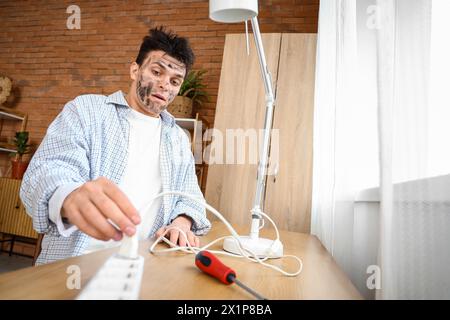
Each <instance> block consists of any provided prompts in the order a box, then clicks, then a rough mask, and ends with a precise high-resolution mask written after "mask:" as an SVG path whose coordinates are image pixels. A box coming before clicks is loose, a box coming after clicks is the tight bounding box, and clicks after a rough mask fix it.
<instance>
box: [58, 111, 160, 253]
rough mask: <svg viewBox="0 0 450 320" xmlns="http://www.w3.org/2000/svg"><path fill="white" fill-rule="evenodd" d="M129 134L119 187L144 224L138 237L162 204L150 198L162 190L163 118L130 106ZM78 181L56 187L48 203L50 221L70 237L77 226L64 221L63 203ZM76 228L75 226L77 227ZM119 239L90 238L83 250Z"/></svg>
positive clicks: (145, 233)
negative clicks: (143, 112) (160, 156)
mask: <svg viewBox="0 0 450 320" xmlns="http://www.w3.org/2000/svg"><path fill="white" fill-rule="evenodd" d="M128 121H129V123H130V136H129V144H128V162H127V165H126V168H125V172H124V175H123V178H122V181H121V182H120V184H119V188H120V189H121V190H122V191H123V192H124V193H125V194H126V195H127V197H128V198H129V199H130V201H131V203H132V204H133V205H134V207H135V208H136V209H137V210H138V211H139V213H140V215H141V223H140V224H139V225H138V226H137V233H138V236H139V239H145V238H146V237H148V236H149V234H150V231H151V229H152V227H153V223H154V220H155V217H156V215H157V214H158V211H159V209H160V207H161V198H158V199H156V200H155V201H154V202H153V204H152V206H151V207H150V208H149V209H148V210H147V211H146V212H141V210H143V209H144V207H147V205H148V203H149V201H150V200H151V199H152V198H153V197H154V196H155V195H157V194H158V193H160V192H161V191H162V181H161V171H160V160H159V151H160V150H159V149H160V142H161V118H154V117H150V116H146V115H144V114H142V113H140V112H137V111H135V110H133V109H131V112H130V113H129V116H128ZM77 187H79V184H73V185H72V184H71V185H67V186H62V187H60V188H58V189H57V191H56V192H55V193H54V195H53V196H52V198H51V199H50V203H49V211H50V220H52V221H53V222H55V223H56V224H57V226H58V230H59V231H60V233H62V234H63V235H65V234H66V236H68V235H69V234H70V233H72V232H73V231H74V230H72V229H73V228H74V227H71V228H68V229H66V228H65V226H64V224H63V223H62V220H61V214H60V212H61V206H62V203H63V202H64V199H65V198H66V197H67V195H68V194H69V193H70V192H72V191H73V190H74V189H76V188H77ZM75 228H76V227H75ZM120 243H121V242H120V241H114V240H110V241H101V240H96V239H93V238H91V239H90V242H89V245H88V247H87V248H86V250H85V252H84V253H90V252H93V251H97V250H100V249H105V248H110V247H115V246H118V245H120Z"/></svg>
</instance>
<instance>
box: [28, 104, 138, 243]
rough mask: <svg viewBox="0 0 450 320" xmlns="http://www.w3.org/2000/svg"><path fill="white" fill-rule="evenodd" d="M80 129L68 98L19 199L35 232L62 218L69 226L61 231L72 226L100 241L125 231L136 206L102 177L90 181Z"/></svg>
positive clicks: (132, 225)
mask: <svg viewBox="0 0 450 320" xmlns="http://www.w3.org/2000/svg"><path fill="white" fill-rule="evenodd" d="M86 130H87V129H86V128H85V127H84V126H83V123H82V121H81V119H80V117H79V115H78V112H77V107H76V106H75V104H74V103H73V102H69V103H68V104H67V105H66V106H65V107H64V109H63V111H62V112H61V113H60V114H59V115H58V116H57V118H56V119H55V120H54V121H53V122H52V124H51V125H50V127H49V129H48V130H47V134H46V136H45V138H44V140H43V141H42V143H41V145H40V146H39V149H38V150H37V152H36V154H35V155H34V157H33V159H32V160H31V162H30V165H29V168H28V170H27V171H26V173H25V176H24V179H23V182H22V185H21V188H20V197H21V199H22V202H23V203H24V206H25V209H26V211H27V213H28V214H29V215H31V216H32V218H33V225H34V228H35V230H36V231H37V232H39V233H47V232H48V230H49V228H50V226H51V224H52V223H56V224H58V221H55V220H58V219H59V220H62V219H63V218H66V219H67V220H68V222H69V224H72V225H74V226H75V227H74V228H72V227H71V228H70V229H71V230H64V229H65V228H64V226H63V227H61V226H60V225H59V224H58V228H57V229H58V231H59V233H60V234H61V235H62V236H68V235H70V233H71V232H73V231H75V230H76V229H79V230H81V231H83V232H84V233H86V234H88V235H89V236H91V237H94V238H96V239H100V240H109V239H115V240H120V239H121V237H122V232H125V233H126V234H127V235H129V236H131V235H133V234H134V233H135V231H136V229H135V225H136V224H138V223H140V217H139V214H138V212H137V210H136V209H135V208H134V207H133V205H132V204H131V203H130V201H129V200H128V198H127V197H126V196H125V194H123V192H122V191H121V190H120V189H119V188H118V186H116V185H115V183H114V182H112V181H110V180H108V179H107V178H104V177H99V178H98V179H95V180H92V181H90V166H89V157H90V146H89V138H88V137H89V134H88V132H86ZM49 207H50V208H49ZM55 208H56V209H55ZM49 209H51V210H57V211H56V212H50V210H49ZM55 217H56V218H55ZM108 220H110V221H112V222H113V223H115V225H117V226H118V227H119V229H120V230H117V229H116V228H115V227H113V225H112V224H111V223H109V221H108ZM61 224H62V223H61ZM66 231H67V232H66Z"/></svg>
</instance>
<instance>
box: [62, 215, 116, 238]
mask: <svg viewBox="0 0 450 320" xmlns="http://www.w3.org/2000/svg"><path fill="white" fill-rule="evenodd" d="M71 211H72V212H71V213H70V222H71V223H72V224H74V225H76V226H77V227H78V229H80V230H81V231H82V232H84V233H86V234H87V235H88V236H91V237H93V238H95V239H97V240H103V241H107V240H109V239H107V238H106V237H105V236H104V235H103V234H102V233H101V232H100V231H98V230H97V229H96V228H95V227H93V226H91V225H90V224H89V223H88V222H87V221H86V220H85V219H84V218H83V216H82V215H81V213H80V212H79V211H78V210H77V209H71Z"/></svg>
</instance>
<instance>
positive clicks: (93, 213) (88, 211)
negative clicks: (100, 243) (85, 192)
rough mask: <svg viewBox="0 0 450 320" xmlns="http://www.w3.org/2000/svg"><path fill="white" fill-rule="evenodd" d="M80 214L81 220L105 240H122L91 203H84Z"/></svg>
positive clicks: (118, 232)
mask: <svg viewBox="0 0 450 320" xmlns="http://www.w3.org/2000/svg"><path fill="white" fill-rule="evenodd" d="M80 210H81V214H82V216H83V219H84V220H86V222H87V223H88V224H89V225H90V226H93V227H94V228H96V229H97V230H98V231H100V232H101V233H102V235H103V236H104V237H105V238H107V240H110V239H114V240H116V241H119V240H120V239H122V234H121V232H120V231H119V230H117V229H116V228H114V227H113V226H112V225H111V224H110V223H109V222H108V221H107V220H106V218H105V217H104V216H103V215H102V213H100V211H99V210H98V209H97V207H96V206H95V205H94V204H93V203H91V202H89V201H88V202H85V203H84V204H82V205H81V208H80Z"/></svg>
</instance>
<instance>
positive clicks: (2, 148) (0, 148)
mask: <svg viewBox="0 0 450 320" xmlns="http://www.w3.org/2000/svg"><path fill="white" fill-rule="evenodd" d="M0 152H14V153H16V152H17V150H16V149H15V148H14V146H13V145H11V144H8V143H4V142H0Z"/></svg>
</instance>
